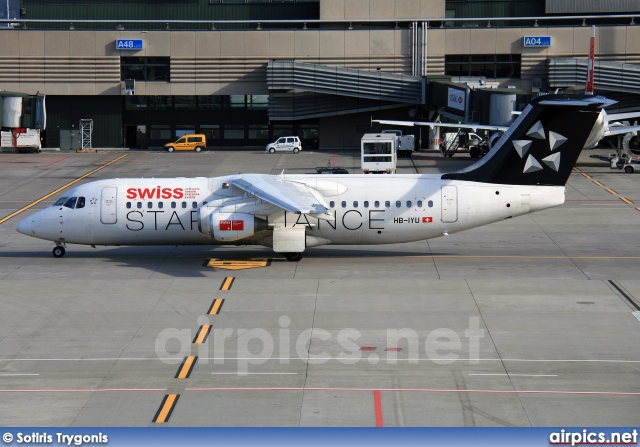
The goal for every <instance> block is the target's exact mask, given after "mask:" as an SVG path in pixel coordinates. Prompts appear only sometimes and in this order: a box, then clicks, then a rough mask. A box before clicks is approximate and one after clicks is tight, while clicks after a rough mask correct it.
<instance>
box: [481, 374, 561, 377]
mask: <svg viewBox="0 0 640 447" xmlns="http://www.w3.org/2000/svg"><path fill="white" fill-rule="evenodd" d="M469 375H470V376H509V377H514V376H517V377H558V375H557V374H509V373H501V374H469Z"/></svg>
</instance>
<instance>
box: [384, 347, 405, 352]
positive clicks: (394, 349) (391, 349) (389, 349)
mask: <svg viewBox="0 0 640 447" xmlns="http://www.w3.org/2000/svg"><path fill="white" fill-rule="evenodd" d="M385 351H389V352H400V351H402V348H387V349H385Z"/></svg>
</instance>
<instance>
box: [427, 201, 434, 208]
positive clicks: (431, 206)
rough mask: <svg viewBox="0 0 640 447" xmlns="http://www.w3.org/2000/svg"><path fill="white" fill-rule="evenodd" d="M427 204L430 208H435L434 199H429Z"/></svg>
mask: <svg viewBox="0 0 640 447" xmlns="http://www.w3.org/2000/svg"><path fill="white" fill-rule="evenodd" d="M427 205H429V208H433V200H429V201H428V202H427Z"/></svg>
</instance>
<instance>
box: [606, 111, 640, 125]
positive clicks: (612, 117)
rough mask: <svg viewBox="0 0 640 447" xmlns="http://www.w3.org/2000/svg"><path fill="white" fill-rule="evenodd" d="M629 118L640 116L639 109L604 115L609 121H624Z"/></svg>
mask: <svg viewBox="0 0 640 447" xmlns="http://www.w3.org/2000/svg"><path fill="white" fill-rule="evenodd" d="M630 118H640V111H638V112H627V113H611V114H609V113H608V114H606V115H605V116H604V119H605V121H607V122H608V123H610V122H611V121H626V120H628V119H630Z"/></svg>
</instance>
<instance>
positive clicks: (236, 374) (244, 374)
mask: <svg viewBox="0 0 640 447" xmlns="http://www.w3.org/2000/svg"><path fill="white" fill-rule="evenodd" d="M211 374H217V375H229V376H249V375H262V376H282V375H285V374H294V375H297V374H298V373H249V372H248V373H240V372H234V373H233V372H230V373H218V372H212V373H211Z"/></svg>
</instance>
